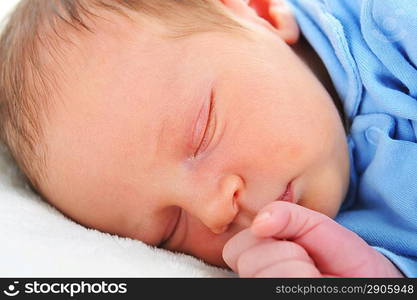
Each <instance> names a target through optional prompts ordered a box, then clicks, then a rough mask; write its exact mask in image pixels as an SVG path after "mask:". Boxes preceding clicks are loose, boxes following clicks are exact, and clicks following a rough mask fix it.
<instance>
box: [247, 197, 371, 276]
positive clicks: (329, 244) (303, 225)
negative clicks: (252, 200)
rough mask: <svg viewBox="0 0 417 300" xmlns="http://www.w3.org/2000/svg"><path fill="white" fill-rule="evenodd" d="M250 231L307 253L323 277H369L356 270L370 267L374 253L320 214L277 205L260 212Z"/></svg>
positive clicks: (348, 232)
mask: <svg viewBox="0 0 417 300" xmlns="http://www.w3.org/2000/svg"><path fill="white" fill-rule="evenodd" d="M268 214H269V218H268V217H267V216H268ZM260 219H261V220H260ZM251 229H252V232H253V234H254V235H255V236H258V237H274V238H277V239H287V240H291V241H293V242H296V243H297V244H299V245H300V246H302V247H303V248H304V249H306V251H307V252H308V254H309V255H310V257H311V258H312V259H313V260H314V261H315V263H316V265H317V267H318V269H319V270H320V271H321V272H322V273H324V274H342V273H346V272H348V273H351V272H353V273H351V275H352V276H354V275H355V274H356V273H358V274H361V275H362V276H369V274H362V273H361V270H360V269H359V268H361V269H362V270H363V269H364V268H365V267H366V266H367V265H368V264H370V263H372V258H373V257H374V256H375V255H374V254H373V253H371V251H373V249H372V248H371V247H369V245H368V244H366V243H365V241H363V240H362V239H361V238H360V237H359V236H358V235H356V234H355V233H354V232H352V231H350V230H348V229H346V228H344V227H342V226H341V225H339V224H337V223H336V222H335V221H334V220H332V219H331V218H329V217H327V216H325V215H323V214H321V213H319V212H316V211H313V210H310V209H308V208H305V207H302V206H300V205H296V204H293V203H288V202H284V201H276V202H273V203H271V204H270V205H268V206H267V207H266V208H264V209H263V210H262V211H261V212H260V214H259V215H258V216H257V217H256V218H255V220H254V223H253V224H252V227H251Z"/></svg>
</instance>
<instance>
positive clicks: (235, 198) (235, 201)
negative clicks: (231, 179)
mask: <svg viewBox="0 0 417 300" xmlns="http://www.w3.org/2000/svg"><path fill="white" fill-rule="evenodd" d="M238 199H239V191H236V192H234V193H233V209H234V210H238V209H239V203H238V202H237V200H238Z"/></svg>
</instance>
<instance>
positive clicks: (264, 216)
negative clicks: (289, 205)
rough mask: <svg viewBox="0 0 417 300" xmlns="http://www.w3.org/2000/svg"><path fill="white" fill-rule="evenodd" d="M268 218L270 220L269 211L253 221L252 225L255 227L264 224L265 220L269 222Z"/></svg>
mask: <svg viewBox="0 0 417 300" xmlns="http://www.w3.org/2000/svg"><path fill="white" fill-rule="evenodd" d="M269 218H271V213H270V212H269V211H265V212H263V213H261V214H260V215H258V216H257V217H256V218H255V220H254V221H253V224H254V225H256V224H260V223H263V222H266V221H267V220H269Z"/></svg>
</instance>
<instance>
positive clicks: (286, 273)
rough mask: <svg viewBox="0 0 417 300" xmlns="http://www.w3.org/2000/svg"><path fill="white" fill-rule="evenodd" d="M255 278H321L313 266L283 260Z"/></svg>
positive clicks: (298, 261)
mask: <svg viewBox="0 0 417 300" xmlns="http://www.w3.org/2000/svg"><path fill="white" fill-rule="evenodd" d="M254 277H256V278H261V277H263V278H280V277H286V278H294V277H297V278H300V277H308V278H314V277H323V276H322V275H321V274H320V271H319V270H318V269H317V268H316V267H315V266H314V264H312V263H309V262H305V261H302V260H285V261H281V262H278V263H276V264H273V265H271V266H269V267H267V268H265V269H263V270H261V271H260V272H258V273H257V274H255V276H254Z"/></svg>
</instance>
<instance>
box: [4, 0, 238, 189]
mask: <svg viewBox="0 0 417 300" xmlns="http://www.w3.org/2000/svg"><path fill="white" fill-rule="evenodd" d="M100 10H105V11H106V12H112V13H115V14H119V15H122V16H125V17H127V18H130V13H132V12H134V13H136V14H137V15H138V16H143V17H151V18H155V19H157V20H159V21H160V22H163V23H165V24H167V25H169V26H167V28H169V29H170V31H172V37H173V38H183V37H187V36H189V35H192V34H194V33H198V32H204V31H214V30H220V31H229V32H230V31H239V32H242V31H244V27H243V26H242V24H241V23H239V22H238V21H237V20H235V19H234V18H233V17H232V15H230V14H229V13H228V12H227V11H226V10H225V9H224V7H223V6H222V5H221V2H220V0H21V1H20V2H19V4H18V5H17V7H16V8H15V10H14V11H13V12H12V13H11V14H10V15H9V17H8V20H7V23H6V24H5V27H4V30H3V31H2V35H1V37H0V142H2V143H4V144H5V145H6V147H7V149H8V150H9V152H10V154H11V156H12V157H13V159H14V160H15V162H16V163H17V166H18V167H19V169H20V170H21V171H22V173H23V175H24V176H25V177H26V179H27V180H28V184H29V186H30V187H31V188H32V189H33V190H34V191H36V192H38V193H39V192H40V183H41V182H44V181H46V180H47V172H46V169H47V165H46V162H47V159H46V158H47V153H48V152H47V150H48V147H47V145H45V143H43V138H44V130H43V128H42V124H43V122H42V120H45V118H47V114H48V107H49V102H50V101H51V98H52V95H53V94H54V93H53V92H55V90H56V89H57V88H58V87H59V76H58V74H59V73H58V72H57V70H56V69H58V68H59V65H60V64H54V63H52V64H51V63H50V61H51V58H52V61H54V58H55V57H56V54H57V53H59V52H60V50H59V49H62V47H65V45H66V44H65V43H66V42H68V40H67V37H66V36H65V32H67V31H69V30H73V31H74V30H75V31H76V32H83V31H84V32H91V33H93V34H94V32H92V30H91V28H90V27H89V26H88V22H86V21H88V20H91V19H97V18H100V17H99V15H98V14H97V13H96V12H100Z"/></svg>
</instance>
